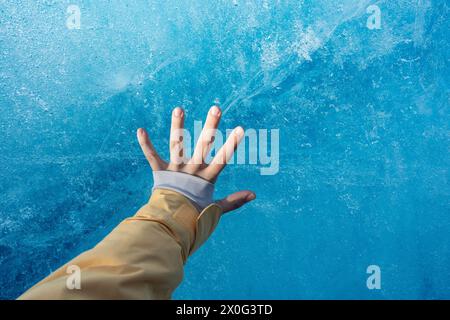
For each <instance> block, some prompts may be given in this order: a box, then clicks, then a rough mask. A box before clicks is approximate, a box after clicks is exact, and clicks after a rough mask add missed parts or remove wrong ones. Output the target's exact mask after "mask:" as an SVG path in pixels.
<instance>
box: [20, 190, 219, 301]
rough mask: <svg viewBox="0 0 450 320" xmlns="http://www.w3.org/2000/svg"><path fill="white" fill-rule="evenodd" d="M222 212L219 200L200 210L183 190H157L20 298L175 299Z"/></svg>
mask: <svg viewBox="0 0 450 320" xmlns="http://www.w3.org/2000/svg"><path fill="white" fill-rule="evenodd" d="M221 215H222V209H221V207H219V206H218V205H217V204H211V205H209V206H208V207H206V208H205V209H204V210H203V211H202V212H201V213H199V212H198V211H197V209H196V208H195V207H194V205H193V204H192V203H191V201H190V200H189V199H187V198H186V197H184V196H183V195H181V194H179V193H177V192H175V191H171V190H166V189H156V190H154V192H153V194H152V196H151V198H150V201H149V202H148V203H147V204H146V205H145V206H143V207H142V208H141V209H140V210H139V211H138V212H137V213H136V215H135V216H133V217H131V218H128V219H126V220H124V221H123V222H121V223H120V224H119V225H118V226H117V227H116V228H115V229H114V230H113V231H112V232H111V233H110V234H109V235H108V236H106V237H105V238H104V239H103V240H102V241H101V242H100V243H99V244H97V245H96V246H95V247H94V248H92V249H91V250H88V251H86V252H84V253H82V254H81V255H79V256H78V257H76V258H75V259H73V260H72V261H70V262H68V263H67V264H65V265H64V266H62V267H61V268H59V269H58V270H56V271H55V272H54V273H52V274H51V275H50V276H48V277H47V278H45V279H44V280H42V281H40V282H39V283H37V284H36V285H35V286H33V287H32V288H31V289H29V290H28V291H27V292H25V293H24V294H23V295H22V296H20V297H19V299H36V300H37V299H39V300H40V299H170V298H171V295H172V292H173V291H174V290H175V288H176V287H177V286H178V285H179V284H180V282H181V281H182V279H183V266H184V264H185V263H186V260H187V258H188V257H189V256H190V255H191V254H192V253H193V252H194V251H195V250H197V249H198V248H199V247H200V246H201V245H202V244H203V243H204V242H205V241H206V240H207V239H208V237H209V236H210V235H211V233H212V232H213V231H214V229H215V227H216V226H217V224H218V222H219V219H220V217H221ZM70 266H77V267H79V269H80V271H81V272H80V276H81V282H80V284H81V288H80V289H76V288H74V289H69V287H70V286H69V287H68V286H67V285H66V282H67V279H68V277H69V276H71V274H70V273H68V272H69V271H68V270H70Z"/></svg>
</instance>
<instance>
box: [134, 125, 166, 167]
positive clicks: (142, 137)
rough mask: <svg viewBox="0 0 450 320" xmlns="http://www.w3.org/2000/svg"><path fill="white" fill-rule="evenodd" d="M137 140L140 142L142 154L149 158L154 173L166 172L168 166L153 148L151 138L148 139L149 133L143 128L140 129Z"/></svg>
mask: <svg viewBox="0 0 450 320" xmlns="http://www.w3.org/2000/svg"><path fill="white" fill-rule="evenodd" d="M137 138H138V141H139V145H140V146H141V149H142V152H143V153H144V155H145V157H146V158H147V160H148V162H149V164H150V167H151V168H152V170H154V171H159V170H165V168H166V167H167V164H166V163H165V162H164V161H163V160H162V159H161V158H160V157H159V155H158V153H157V152H156V150H155V148H154V147H153V144H152V142H151V141H150V138H149V137H148V133H147V131H145V130H144V129H142V128H139V129H138V131H137Z"/></svg>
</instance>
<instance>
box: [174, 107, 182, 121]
mask: <svg viewBox="0 0 450 320" xmlns="http://www.w3.org/2000/svg"><path fill="white" fill-rule="evenodd" d="M173 115H174V116H175V117H177V118H180V117H181V116H182V115H183V110H181V108H180V107H177V108H175V110H173Z"/></svg>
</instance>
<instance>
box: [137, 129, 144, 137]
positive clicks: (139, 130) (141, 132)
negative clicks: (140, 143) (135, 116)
mask: <svg viewBox="0 0 450 320" xmlns="http://www.w3.org/2000/svg"><path fill="white" fill-rule="evenodd" d="M137 133H138V135H139V136H142V134H143V133H144V130H143V129H142V128H139V129H138V131H137Z"/></svg>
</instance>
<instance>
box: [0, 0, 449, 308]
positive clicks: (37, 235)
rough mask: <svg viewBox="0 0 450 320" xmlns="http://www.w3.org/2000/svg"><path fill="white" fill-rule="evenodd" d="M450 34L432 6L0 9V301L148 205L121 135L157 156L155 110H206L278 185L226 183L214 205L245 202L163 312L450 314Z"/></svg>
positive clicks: (164, 138) (230, 172)
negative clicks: (229, 304)
mask: <svg viewBox="0 0 450 320" xmlns="http://www.w3.org/2000/svg"><path fill="white" fill-rule="evenodd" d="M71 4H75V5H77V6H79V8H80V13H81V20H80V22H81V24H80V29H70V28H68V27H67V25H66V19H67V17H68V16H67V13H66V10H67V7H68V6H69V5H71ZM373 4H375V5H377V6H378V7H379V8H380V12H381V29H369V28H368V27H367V20H368V18H369V16H370V13H367V12H366V9H367V7H369V5H373ZM449 21H450V20H449V5H448V4H447V3H446V2H445V1H440V0H436V1H432V0H417V1H406V0H402V1H375V0H374V1H369V0H367V1H354V0H353V1H350V0H346V1H331V0H328V1H325V0H319V1H318V0H304V1H281V0H279V1H262V0H259V1H244V0H229V1H225V0H221V1H206V0H202V1H194V0H191V1H185V0H176V1H175V0H168V1H167V0H166V1H142V0H139V1H132V2H130V1H122V2H120V1H104V0H97V1H81V0H79V1H56V0H54V1H52V0H39V1H36V0H34V1H31V0H30V1H10V0H2V1H0V107H1V113H0V137H1V140H0V181H1V184H0V192H1V194H2V197H0V274H1V277H0V297H2V298H15V297H16V296H18V295H19V294H20V293H22V292H23V291H24V290H25V289H26V288H28V287H29V286H31V285H32V284H34V283H35V282H36V281H38V280H40V279H41V278H42V277H44V276H46V275H47V274H49V273H50V272H51V271H52V270H54V269H56V268H57V267H58V266H60V265H61V264H62V263H64V262H66V261H67V260H68V259H69V258H71V257H73V256H75V255H76V254H77V253H79V252H81V251H83V250H86V249H88V248H90V247H91V246H93V245H94V244H95V243H96V242H97V241H98V240H100V239H101V238H102V237H103V236H104V235H105V234H107V233H108V232H109V231H110V230H111V229H112V228H113V227H114V226H115V225H116V224H117V223H118V222H119V221H121V219H123V218H125V217H127V216H129V215H132V214H134V212H135V210H136V209H137V208H139V206H140V205H142V204H143V203H144V202H145V201H146V199H147V197H148V195H149V192H150V187H151V184H152V181H151V174H150V170H149V168H148V167H147V165H146V162H145V160H144V158H143V156H142V155H141V154H140V151H139V147H138V145H137V143H136V141H135V129H136V128H138V127H140V126H144V127H147V128H148V129H149V131H150V134H151V135H152V137H153V140H155V144H156V146H157V148H158V149H159V150H161V151H164V152H163V153H164V155H165V156H167V143H168V126H169V123H168V121H167V119H168V115H169V114H170V110H171V108H172V107H173V106H175V105H183V106H184V108H185V109H186V111H187V114H188V125H189V126H192V125H193V120H194V119H196V120H201V119H202V118H203V116H204V115H205V113H206V112H207V110H208V108H209V106H210V105H211V104H212V103H213V102H214V101H217V100H218V101H220V102H221V106H222V108H223V110H224V113H225V115H224V120H223V124H222V127H223V128H231V127H233V126H235V125H238V124H242V125H244V126H245V127H246V128H256V129H258V128H268V129H271V128H279V129H280V137H281V145H280V172H279V173H278V174H277V175H275V176H261V175H260V174H259V173H260V171H259V169H258V168H257V167H255V166H251V165H246V166H233V167H231V168H228V169H227V170H226V171H225V172H224V174H223V176H222V177H221V179H220V180H219V184H218V195H222V196H223V195H226V194H227V193H229V192H231V191H234V190H237V189H241V188H250V189H253V190H255V191H256V193H257V195H258V200H257V201H255V202H253V203H252V204H251V205H249V206H247V207H246V208H243V209H240V210H239V212H237V213H235V214H232V215H229V216H227V217H225V218H224V219H223V221H222V222H221V225H220V226H219V228H218V230H217V231H216V233H215V234H214V237H213V238H212V239H211V240H210V241H209V242H208V243H207V244H206V245H205V247H204V248H202V249H201V250H200V251H199V252H198V253H197V254H196V255H194V256H193V257H192V258H191V260H190V262H189V263H188V265H187V269H186V275H185V282H184V283H183V284H182V286H181V287H180V288H179V289H178V290H177V292H176V294H175V298H193V299H195V298H369V299H371V298H450V269H449V268H450V267H449V266H450V239H449V238H450V217H449V214H450V185H449V171H448V169H449V165H450V159H449V147H450V131H449V123H450V116H449V85H448V84H449V73H450V70H449V41H448V39H449ZM372 264H375V265H379V266H380V268H381V272H382V288H381V290H368V288H367V287H366V279H367V277H368V275H367V274H366V268H367V266H369V265H372Z"/></svg>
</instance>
